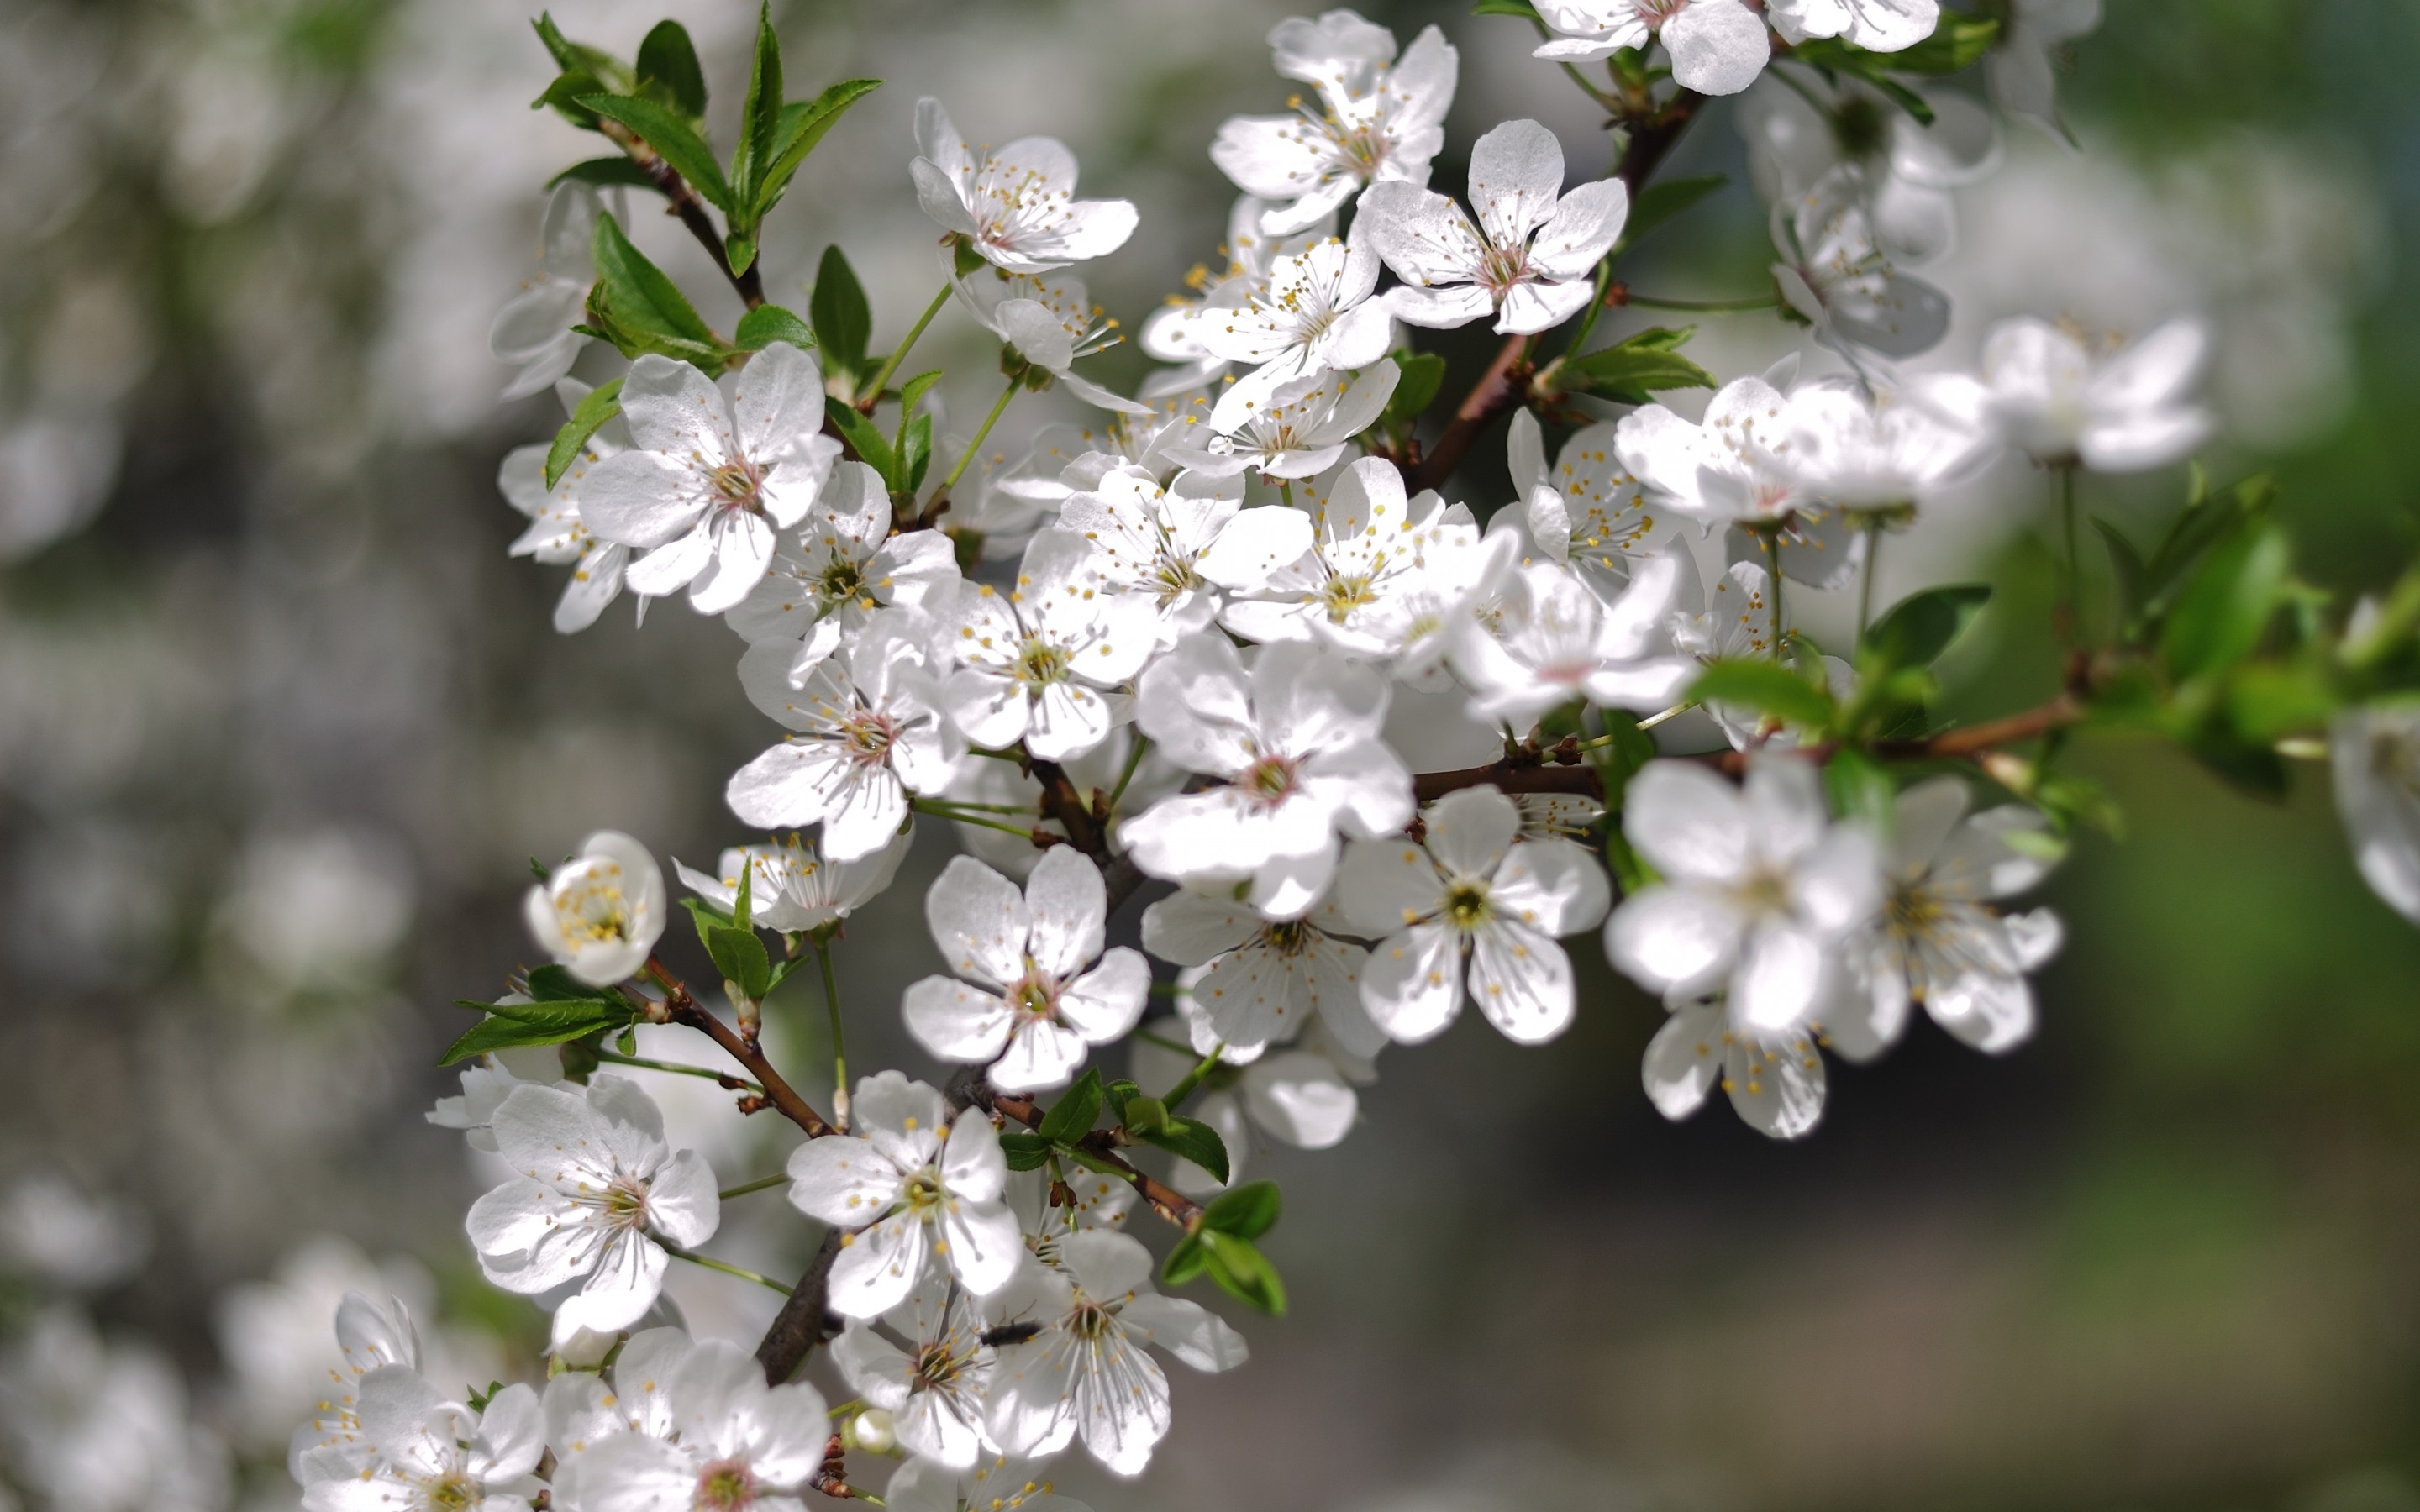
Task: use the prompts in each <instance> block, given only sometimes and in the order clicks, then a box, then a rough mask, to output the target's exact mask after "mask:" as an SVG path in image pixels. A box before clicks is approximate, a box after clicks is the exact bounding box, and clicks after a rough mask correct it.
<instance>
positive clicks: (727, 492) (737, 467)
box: [706, 456, 765, 512]
mask: <svg viewBox="0 0 2420 1512" xmlns="http://www.w3.org/2000/svg"><path fill="white" fill-rule="evenodd" d="M706 483H707V485H708V486H710V487H712V488H713V489H714V497H715V501H717V502H719V503H720V504H721V505H722V507H723V508H725V509H745V510H749V511H752V512H753V511H757V510H758V503H757V494H758V492H759V490H761V489H762V488H763V487H764V486H765V470H764V469H763V468H761V467H758V466H757V465H756V464H755V463H753V462H751V461H750V460H748V459H747V458H746V457H744V456H743V457H740V458H739V459H738V460H737V461H734V462H725V463H723V464H722V465H721V467H718V468H716V469H715V470H714V471H711V472H708V473H707V474H706Z"/></svg>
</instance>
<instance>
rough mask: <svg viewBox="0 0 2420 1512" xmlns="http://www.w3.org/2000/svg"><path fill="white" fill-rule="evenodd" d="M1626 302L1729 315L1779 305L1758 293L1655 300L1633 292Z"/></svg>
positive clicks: (1767, 295) (1706, 313) (1641, 305)
mask: <svg viewBox="0 0 2420 1512" xmlns="http://www.w3.org/2000/svg"><path fill="white" fill-rule="evenodd" d="M1627 302H1629V303H1631V304H1634V305H1637V307H1638V308H1639V309H1642V310H1685V311H1693V312H1696V313H1698V314H1700V315H1729V314H1732V313H1734V312H1737V311H1742V310H1771V309H1776V308H1778V307H1779V305H1780V303H1781V301H1780V300H1779V299H1777V298H1776V297H1775V296H1773V295H1771V294H1762V295H1758V296H1756V297H1755V298H1753V299H1745V300H1656V299H1650V298H1648V297H1647V296H1646V295H1644V294H1633V295H1630V296H1628V297H1627Z"/></svg>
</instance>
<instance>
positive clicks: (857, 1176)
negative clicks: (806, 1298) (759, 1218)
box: [790, 862, 1097, 1318]
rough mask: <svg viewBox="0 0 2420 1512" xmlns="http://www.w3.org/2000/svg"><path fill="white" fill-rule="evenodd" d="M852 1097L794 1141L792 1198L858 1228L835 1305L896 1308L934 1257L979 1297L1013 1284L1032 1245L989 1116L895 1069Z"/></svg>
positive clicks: (836, 1268) (835, 1265)
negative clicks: (841, 1116)
mask: <svg viewBox="0 0 2420 1512" xmlns="http://www.w3.org/2000/svg"><path fill="white" fill-rule="evenodd" d="M1085 864H1086V865H1087V866H1089V865H1090V864H1091V863H1089V862H1087V863H1085ZM1096 874H1097V873H1096ZM850 1107H851V1109H852V1115H851V1119H850V1132H849V1133H847V1134H827V1135H825V1136H824V1137H823V1138H820V1139H810V1140H808V1141H807V1142H806V1143H805V1144H803V1145H800V1146H799V1148H798V1149H794V1150H792V1151H790V1203H791V1205H792V1206H793V1207H795V1208H797V1209H798V1210H799V1211H801V1212H803V1213H805V1214H806V1215H807V1216H808V1217H810V1218H814V1219H815V1220H817V1221H819V1222H822V1223H827V1224H830V1225H831V1226H833V1227H836V1228H842V1229H845V1230H847V1231H848V1235H847V1237H846V1238H845V1239H844V1240H842V1241H841V1244H842V1249H841V1253H840V1258H838V1259H837V1260H835V1261H833V1262H832V1268H831V1281H830V1304H831V1308H832V1310H833V1311H834V1312H836V1313H839V1314H840V1315H841V1316H843V1317H845V1318H876V1317H879V1316H881V1315H882V1314H884V1313H886V1312H889V1311H890V1310H891V1309H892V1308H893V1307H896V1306H898V1305H899V1304H901V1303H902V1302H904V1301H906V1300H907V1294H908V1292H910V1291H912V1290H914V1289H915V1288H916V1286H917V1284H918V1283H919V1282H920V1281H922V1280H923V1278H924V1271H925V1264H926V1261H927V1260H929V1259H934V1258H939V1259H941V1260H943V1261H945V1262H946V1267H947V1270H948V1272H949V1273H950V1274H951V1275H954V1276H955V1277H956V1278H957V1280H958V1284H959V1285H961V1286H963V1287H965V1288H967V1289H968V1290H969V1291H971V1292H973V1293H974V1294H975V1295H977V1296H979V1297H980V1296H985V1295H988V1294H990V1293H991V1292H994V1291H998V1290H999V1289H1000V1288H1001V1287H1003V1286H1006V1285H1007V1284H1008V1278H1009V1276H1010V1275H1011V1274H1012V1273H1014V1272H1015V1271H1016V1266H1017V1262H1018V1261H1019V1260H1021V1259H1022V1258H1023V1257H1024V1256H1025V1246H1024V1245H1023V1243H1021V1242H1019V1240H1018V1238H1017V1232H1016V1219H1015V1218H1014V1217H1012V1216H1010V1214H1009V1211H1008V1209H1007V1208H1006V1207H1004V1206H1002V1205H1001V1200H1000V1193H1001V1182H1002V1181H1004V1180H1007V1177H1008V1166H1007V1165H1006V1164H1005V1162H1003V1161H1002V1159H1001V1152H1000V1135H999V1134H996V1133H994V1132H993V1130H992V1126H991V1120H990V1119H988V1118H986V1117H985V1115H984V1114H983V1112H982V1111H981V1110H980V1109H976V1108H969V1109H967V1110H966V1111H965V1112H964V1113H961V1114H960V1115H958V1118H957V1120H956V1121H955V1122H952V1121H951V1120H950V1109H949V1104H948V1103H944V1102H943V1101H942V1100H941V1094H940V1093H939V1092H938V1091H936V1090H934V1089H933V1088H930V1087H927V1086H925V1085H924V1084H923V1082H911V1081H909V1080H908V1079H907V1077H905V1076H903V1075H901V1074H900V1073H899V1072H895V1071H886V1072H880V1073H878V1074H876V1075H873V1076H868V1077H866V1078H865V1079H864V1080H862V1081H861V1082H859V1083H858V1084H857V1095H856V1097H855V1098H854V1099H852V1100H851V1102H850Z"/></svg>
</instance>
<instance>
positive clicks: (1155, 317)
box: [1136, 194, 1336, 399]
mask: <svg viewBox="0 0 2420 1512" xmlns="http://www.w3.org/2000/svg"><path fill="white" fill-rule="evenodd" d="M1268 210H1269V205H1268V202H1267V201H1265V200H1262V199H1258V198H1255V197H1254V196H1252V195H1250V194H1239V195H1237V196H1236V198H1235V203H1234V206H1233V208H1231V209H1229V210H1228V212H1227V239H1226V240H1225V241H1224V242H1223V243H1221V244H1220V245H1219V248H1218V255H1219V256H1220V257H1222V258H1224V259H1226V263H1225V267H1224V268H1223V269H1221V270H1219V271H1218V272H1215V273H1214V272H1212V271H1211V270H1210V266H1209V265H1208V264H1207V263H1198V264H1196V265H1195V266H1194V268H1193V270H1192V271H1191V272H1190V273H1188V274H1187V275H1186V279H1185V286H1186V287H1187V288H1189V289H1191V290H1192V291H1193V294H1194V297H1193V298H1191V299H1187V298H1186V297H1185V296H1183V295H1181V294H1177V295H1171V296H1169V300H1168V302H1167V303H1165V304H1163V305H1161V306H1160V307H1159V308H1158V309H1156V310H1154V311H1153V312H1152V313H1151V314H1150V315H1149V316H1146V317H1145V318H1144V320H1143V323H1142V330H1141V331H1140V332H1138V333H1137V337H1136V339H1137V340H1138V341H1140V343H1141V345H1142V349H1143V350H1144V351H1145V352H1148V353H1149V354H1150V355H1151V356H1153V357H1155V358H1156V359H1158V360H1159V361H1160V362H1163V363H1178V364H1180V365H1178V366H1176V367H1172V368H1169V369H1166V370H1164V371H1162V372H1160V373H1157V374H1156V375H1154V376H1153V377H1152V378H1150V379H1149V380H1147V381H1146V382H1145V383H1144V384H1143V386H1142V396H1143V397H1144V398H1146V399H1151V398H1158V397H1162V396H1165V395H1167V394H1171V393H1186V392H1187V391H1189V390H1193V389H1206V388H1208V387H1209V386H1210V385H1212V384H1214V383H1216V382H1218V379H1220V378H1224V377H1226V374H1227V359H1225V358H1223V357H1220V356H1218V355H1217V354H1216V353H1214V352H1212V351H1211V350H1210V348H1209V347H1205V346H1203V345H1202V336H1201V331H1200V327H1202V325H1203V324H1205V323H1207V322H1209V321H1212V320H1217V319H1219V318H1222V317H1223V314H1224V312H1225V311H1228V310H1231V309H1233V308H1235V307H1237V306H1239V305H1245V304H1249V303H1250V302H1251V301H1252V298H1253V296H1255V295H1257V294H1261V293H1264V292H1265V291H1266V290H1267V288H1268V286H1269V270H1271V269H1272V268H1274V267H1275V266H1276V264H1277V260H1278V259H1279V258H1280V257H1292V256H1297V255H1301V254H1302V253H1304V252H1306V251H1308V250H1310V249H1311V247H1313V246H1315V245H1317V244H1318V243H1319V242H1322V241H1326V240H1331V239H1334V237H1335V235H1336V218H1335V217H1334V216H1333V215H1329V216H1325V217H1323V218H1322V219H1321V220H1319V221H1318V222H1317V223H1315V224H1312V225H1311V226H1309V227H1307V228H1306V229H1304V230H1302V231H1299V232H1296V233H1295V234H1294V235H1292V236H1269V235H1266V234H1264V232H1263V231H1262V230H1261V222H1262V220H1263V218H1264V217H1265V216H1266V215H1267V213H1268Z"/></svg>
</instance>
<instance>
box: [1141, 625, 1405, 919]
mask: <svg viewBox="0 0 2420 1512" xmlns="http://www.w3.org/2000/svg"><path fill="white" fill-rule="evenodd" d="M1387 697H1388V690H1387V685H1386V683H1385V682H1384V681H1382V680H1381V679H1378V678H1375V677H1373V676H1371V675H1370V674H1369V673H1368V672H1367V671H1364V670H1362V669H1360V668H1358V667H1357V666H1355V665H1354V664H1353V663H1351V662H1348V661H1346V660H1345V659H1344V658H1342V657H1341V656H1335V655H1333V654H1330V653H1327V652H1324V651H1321V650H1319V649H1317V648H1314V647H1311V646H1307V645H1300V644H1290V643H1280V644H1277V645H1270V646H1264V647H1262V648H1261V649H1260V650H1259V652H1258V653H1257V654H1256V655H1255V656H1254V658H1253V660H1252V663H1251V666H1250V669H1249V671H1247V670H1246V668H1245V664H1244V660H1243V658H1242V657H1241V656H1239V655H1237V653H1236V651H1235V648H1234V646H1233V645H1232V644H1230V643H1229V641H1228V640H1227V638H1226V637H1224V636H1222V635H1219V634H1217V633H1216V632H1209V633H1204V634H1202V635H1195V636H1187V638H1186V639H1184V640H1180V641H1178V642H1177V643H1176V647H1175V649H1174V650H1172V651H1171V652H1170V653H1169V654H1168V655H1167V656H1162V657H1161V658H1160V659H1159V660H1157V661H1156V662H1154V663H1153V664H1152V666H1151V667H1150V669H1149V670H1148V671H1145V672H1144V673H1143V676H1142V683H1141V687H1140V697H1139V698H1138V699H1137V700H1136V704H1135V717H1136V720H1137V722H1138V723H1140V725H1141V726H1142V729H1143V733H1145V734H1148V735H1149V736H1151V738H1152V739H1153V740H1155V741H1156V742H1158V744H1159V746H1160V748H1162V749H1163V750H1164V751H1166V752H1167V753H1168V755H1169V757H1170V758H1171V760H1173V761H1174V762H1176V763H1177V764H1179V765H1181V766H1183V767H1185V768H1186V769H1187V770H1188V771H1193V772H1200V773H1204V774H1206V775H1208V776H1211V777H1216V778H1219V779H1223V785H1220V786H1216V787H1211V788H1208V789H1205V790H1204V791H1202V792H1200V793H1187V794H1179V795H1171V796H1170V797H1166V798H1162V799H1161V800H1160V801H1159V802H1157V803H1156V804H1154V805H1153V806H1152V807H1151V808H1150V809H1148V810H1144V811H1143V812H1142V813H1141V814H1140V815H1138V816H1137V817H1135V818H1133V819H1130V820H1128V821H1126V823H1125V827H1124V828H1123V830H1122V831H1121V838H1122V839H1123V840H1124V841H1125V845H1126V847H1127V852H1128V854H1129V855H1131V856H1133V857H1134V860H1135V864H1136V865H1138V866H1140V868H1141V869H1142V870H1143V872H1145V873H1146V874H1148V875H1151V876H1156V877H1163V878H1166V879H1168V880H1169V881H1172V882H1183V883H1187V884H1190V885H1196V886H1204V887H1207V886H1220V885H1233V884H1248V886H1247V887H1245V888H1244V891H1243V896H1244V898H1245V900H1246V901H1249V903H1250V904H1251V905H1252V906H1253V907H1254V908H1255V909H1257V910H1259V911H1260V913H1261V914H1262V915H1263V917H1264V918H1278V919H1282V918H1300V917H1302V916H1303V915H1304V914H1306V913H1309V912H1310V911H1311V906H1312V905H1313V904H1314V903H1318V901H1319V899H1320V897H1321V895H1322V894H1324V893H1325V892H1326V890H1327V884H1328V879H1329V878H1330V877H1332V876H1333V875H1334V874H1335V870H1336V856H1337V850H1338V843H1339V842H1338V834H1339V832H1340V831H1342V832H1343V833H1345V834H1349V835H1354V836H1358V837H1360V838H1363V839H1373V838H1375V837H1377V836H1380V835H1391V834H1393V833H1395V832H1396V831H1397V830H1400V829H1402V828H1403V827H1404V825H1406V824H1408V823H1410V822H1411V818H1412V779H1411V774H1410V773H1408V772H1406V771H1404V765H1403V763H1402V761H1401V760H1399V759H1398V758H1397V757H1396V755H1395V753H1394V752H1393V751H1391V750H1389V749H1388V748H1387V747H1386V745H1385V743H1384V742H1383V741H1382V740H1381V739H1380V738H1379V735H1380V731H1381V730H1382V729H1383V728H1384V726H1385V724H1386V718H1387Z"/></svg>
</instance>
